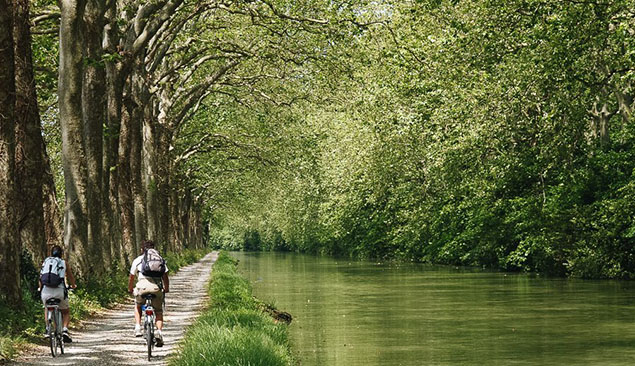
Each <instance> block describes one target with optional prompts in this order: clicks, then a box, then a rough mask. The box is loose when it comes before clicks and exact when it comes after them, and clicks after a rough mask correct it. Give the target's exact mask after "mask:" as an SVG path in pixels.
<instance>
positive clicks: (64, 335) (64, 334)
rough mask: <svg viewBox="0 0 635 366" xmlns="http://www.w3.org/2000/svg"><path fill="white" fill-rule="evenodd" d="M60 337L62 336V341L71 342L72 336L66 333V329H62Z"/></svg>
mask: <svg viewBox="0 0 635 366" xmlns="http://www.w3.org/2000/svg"><path fill="white" fill-rule="evenodd" d="M62 337H64V343H73V338H71V336H70V334H68V329H66V328H64V330H62Z"/></svg>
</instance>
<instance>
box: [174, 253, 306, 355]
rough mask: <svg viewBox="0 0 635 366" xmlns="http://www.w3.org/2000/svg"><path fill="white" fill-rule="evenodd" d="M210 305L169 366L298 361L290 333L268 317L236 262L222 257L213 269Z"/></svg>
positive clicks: (227, 256)
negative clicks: (292, 347) (292, 350)
mask: <svg viewBox="0 0 635 366" xmlns="http://www.w3.org/2000/svg"><path fill="white" fill-rule="evenodd" d="M209 294H210V304H209V306H208V308H207V310H206V311H205V312H204V313H203V314H202V315H201V316H200V317H199V318H198V319H197V320H196V322H195V323H194V324H192V326H190V327H189V329H188V331H187V333H186V336H185V340H184V342H183V344H182V349H181V352H179V353H178V354H177V355H176V357H174V358H172V359H170V363H169V364H170V366H197V365H217V366H224V365H227V366H229V365H232V366H259V365H262V366H278V365H279V366H285V365H287V366H288V365H292V364H293V362H294V360H293V357H292V356H291V350H290V347H289V340H288V330H287V326H286V325H284V324H277V323H275V322H274V320H273V319H272V318H271V317H270V316H268V315H267V314H265V313H263V312H262V311H261V310H260V309H261V307H260V304H259V302H258V301H257V300H255V299H254V298H253V296H252V294H251V286H250V285H249V283H248V282H247V280H245V279H244V278H243V277H241V276H240V275H239V274H238V273H237V271H236V261H235V259H233V258H232V257H231V256H229V254H227V253H225V252H221V254H220V256H219V258H218V260H217V261H216V263H215V264H214V266H213V267H212V278H211V281H210V286H209Z"/></svg>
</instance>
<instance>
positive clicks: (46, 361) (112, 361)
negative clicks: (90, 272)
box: [10, 252, 218, 366]
mask: <svg viewBox="0 0 635 366" xmlns="http://www.w3.org/2000/svg"><path fill="white" fill-rule="evenodd" d="M217 257H218V253H217V252H213V253H210V254H208V255H206V256H205V257H204V258H203V259H201V260H200V261H199V262H197V263H194V264H191V265H189V266H187V267H183V268H181V270H180V271H179V272H178V273H176V274H175V275H173V276H170V293H168V294H167V296H166V309H165V323H164V326H163V339H164V341H165V345H164V346H163V347H162V348H157V347H155V348H154V352H152V355H153V357H152V361H151V362H148V360H147V353H146V348H145V342H144V340H143V338H142V337H140V338H135V337H134V335H133V329H134V316H133V309H134V305H133V304H134V301H133V300H132V299H131V300H130V302H129V303H128V304H125V305H120V306H118V307H116V308H114V309H112V310H108V311H106V312H104V314H101V315H100V316H99V317H96V318H93V319H88V320H87V321H86V322H85V327H84V328H83V329H82V330H80V331H74V332H73V331H72V330H71V335H72V337H73V343H70V344H67V345H66V347H65V352H66V353H65V354H64V355H61V356H58V357H57V358H52V357H51V353H50V349H49V348H48V347H44V346H37V347H36V349H34V350H33V351H32V352H29V353H30V354H29V355H25V356H24V357H23V358H21V359H20V360H18V361H17V362H14V363H11V364H10V365H15V366H17V365H46V366H49V365H99V366H108V365H135V366H139V365H165V364H167V357H168V356H169V355H170V354H172V353H173V352H176V351H178V344H179V342H180V341H181V340H182V339H183V335H184V331H185V328H186V327H187V326H188V325H189V324H191V323H192V321H193V320H194V319H195V318H196V316H197V315H198V314H199V312H200V310H201V308H202V306H203V304H204V303H205V300H206V299H207V282H208V280H209V276H210V269H211V266H212V265H213V264H214V262H215V261H216V258H217Z"/></svg>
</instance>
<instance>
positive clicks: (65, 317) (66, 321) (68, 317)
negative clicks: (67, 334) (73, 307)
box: [60, 309, 71, 328]
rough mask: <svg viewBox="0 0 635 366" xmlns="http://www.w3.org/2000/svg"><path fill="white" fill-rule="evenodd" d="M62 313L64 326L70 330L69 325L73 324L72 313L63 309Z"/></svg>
mask: <svg viewBox="0 0 635 366" xmlns="http://www.w3.org/2000/svg"><path fill="white" fill-rule="evenodd" d="M60 311H61V312H62V324H63V325H64V328H68V324H69V323H70V322H71V311H70V309H61V310H60Z"/></svg>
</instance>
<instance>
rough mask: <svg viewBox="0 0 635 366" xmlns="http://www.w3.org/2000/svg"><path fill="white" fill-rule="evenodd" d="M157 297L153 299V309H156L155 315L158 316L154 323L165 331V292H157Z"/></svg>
mask: <svg viewBox="0 0 635 366" xmlns="http://www.w3.org/2000/svg"><path fill="white" fill-rule="evenodd" d="M155 295H156V297H155V298H154V299H152V307H153V308H154V313H155V314H156V318H155V321H154V323H155V324H156V326H157V329H159V330H161V329H163V296H164V295H163V292H161V291H157V292H156V293H155Z"/></svg>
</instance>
